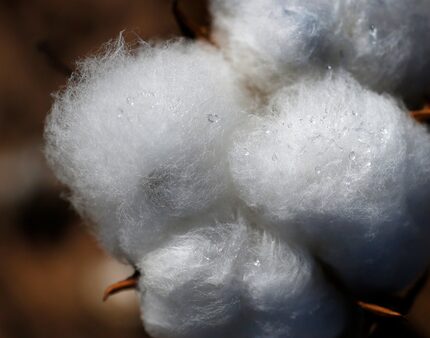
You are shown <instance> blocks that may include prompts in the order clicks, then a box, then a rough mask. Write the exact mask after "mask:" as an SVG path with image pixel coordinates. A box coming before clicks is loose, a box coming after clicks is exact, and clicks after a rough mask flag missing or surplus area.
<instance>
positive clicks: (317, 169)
mask: <svg viewBox="0 0 430 338" xmlns="http://www.w3.org/2000/svg"><path fill="white" fill-rule="evenodd" d="M315 174H317V175H321V168H320V167H315Z"/></svg>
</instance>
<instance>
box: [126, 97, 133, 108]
mask: <svg viewBox="0 0 430 338" xmlns="http://www.w3.org/2000/svg"><path fill="white" fill-rule="evenodd" d="M127 103H128V104H129V105H130V106H132V107H133V106H134V99H133V98H132V97H130V96H129V97H127Z"/></svg>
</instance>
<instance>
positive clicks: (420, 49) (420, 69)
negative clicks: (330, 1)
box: [331, 0, 430, 96]
mask: <svg viewBox="0 0 430 338" xmlns="http://www.w3.org/2000/svg"><path fill="white" fill-rule="evenodd" d="M336 4H337V11H336V17H337V18H338V20H339V21H338V24H337V27H336V31H335V32H334V33H335V34H334V37H333V40H332V41H333V48H332V50H331V52H332V55H331V57H332V58H336V55H338V56H339V58H340V60H339V61H340V65H342V66H344V67H345V68H346V69H348V70H349V71H350V72H352V73H353V74H354V76H355V77H356V78H357V79H358V80H359V81H360V82H362V83H363V84H365V85H368V86H369V87H371V88H372V89H375V90H378V91H395V92H399V93H400V94H402V95H403V96H419V95H421V96H422V95H423V94H424V91H425V90H426V88H428V87H429V85H430V82H429V80H428V74H429V71H430V68H429V67H430V62H429V61H428V55H429V53H430V47H429V44H428V41H429V40H430V4H429V2H428V1H426V0H413V1H406V0H382V1H381V0H371V1H365V2H363V1H353V0H339V1H337V2H336Z"/></svg>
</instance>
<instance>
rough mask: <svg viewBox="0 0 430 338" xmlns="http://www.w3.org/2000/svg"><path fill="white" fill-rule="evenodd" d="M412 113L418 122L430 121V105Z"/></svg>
mask: <svg viewBox="0 0 430 338" xmlns="http://www.w3.org/2000/svg"><path fill="white" fill-rule="evenodd" d="M411 115H412V117H413V118H414V119H415V120H417V121H418V122H427V121H430V105H427V106H425V107H424V108H423V109H421V110H415V111H412V112H411Z"/></svg>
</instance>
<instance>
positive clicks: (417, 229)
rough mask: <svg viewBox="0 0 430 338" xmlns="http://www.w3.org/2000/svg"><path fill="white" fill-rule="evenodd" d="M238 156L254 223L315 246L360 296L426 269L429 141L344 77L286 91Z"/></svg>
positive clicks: (240, 183)
mask: <svg viewBox="0 0 430 338" xmlns="http://www.w3.org/2000/svg"><path fill="white" fill-rule="evenodd" d="M265 114H266V115H265V116H259V117H254V118H252V119H251V120H250V122H249V123H248V124H247V125H245V126H244V127H243V129H242V130H241V131H240V132H238V133H237V135H236V137H237V141H236V142H235V144H234V146H233V148H232V150H231V152H230V166H231V172H232V176H233V177H234V181H235V183H236V186H237V190H238V193H239V195H240V196H241V197H242V198H243V200H244V201H245V203H246V204H247V205H248V207H249V208H250V209H251V211H252V212H253V213H254V217H255V218H259V217H260V218H261V219H262V220H263V222H265V223H267V224H269V225H270V224H271V227H272V228H273V229H274V230H275V231H277V232H278V233H279V234H281V235H282V236H283V237H284V238H287V239H288V240H292V239H295V240H298V241H300V242H302V243H307V244H308V245H310V248H311V249H312V250H313V251H314V252H315V253H316V254H317V255H318V256H319V257H320V258H321V259H322V260H323V261H325V262H326V263H328V264H329V265H330V266H331V267H332V269H334V270H335V271H336V272H337V273H338V274H339V275H340V277H341V279H343V281H344V282H345V283H347V285H348V287H350V288H352V289H354V291H357V292H368V291H375V290H383V291H393V290H398V289H399V288H402V287H404V286H406V285H407V284H408V283H410V282H412V281H413V279H414V278H415V277H416V276H417V275H418V274H419V273H420V272H421V271H422V270H423V269H424V267H425V265H426V264H427V263H428V259H429V255H428V249H427V247H428V244H427V243H428V240H429V239H430V236H429V233H430V231H429V230H430V216H429V215H428V213H426V212H425V210H426V207H425V203H426V201H428V200H429V199H430V136H429V135H428V133H427V131H426V130H425V128H424V127H423V126H421V125H418V124H417V123H416V122H414V121H413V120H412V119H411V118H410V117H409V116H408V114H407V112H405V111H403V110H402V109H401V108H399V106H398V105H397V103H396V102H395V101H394V100H393V99H390V98H388V97H385V96H380V95H378V94H376V93H373V92H370V91H369V90H367V89H364V88H363V87H361V86H360V85H359V84H358V83H357V82H356V81H355V80H353V79H351V78H350V77H349V76H347V75H344V74H337V75H333V77H331V76H328V77H327V78H325V79H324V80H322V81H315V80H314V79H308V80H302V81H300V82H298V83H296V84H295V85H294V86H290V87H288V88H286V89H284V90H282V91H280V92H279V93H278V94H277V95H276V96H275V97H274V98H273V100H272V102H271V104H270V106H269V107H268V108H267V111H266V112H265Z"/></svg>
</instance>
